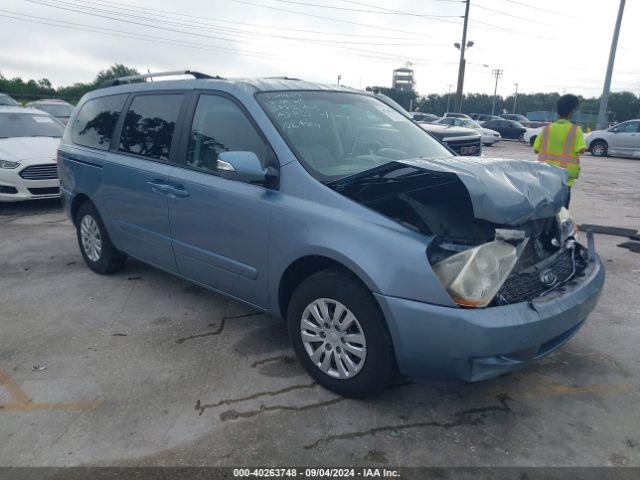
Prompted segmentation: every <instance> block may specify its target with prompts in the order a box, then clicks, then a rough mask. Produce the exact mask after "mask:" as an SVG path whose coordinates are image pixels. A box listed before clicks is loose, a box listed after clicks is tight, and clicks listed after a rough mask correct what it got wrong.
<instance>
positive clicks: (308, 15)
mask: <svg viewBox="0 0 640 480" xmlns="http://www.w3.org/2000/svg"><path fill="white" fill-rule="evenodd" d="M231 1H232V2H236V3H242V4H245V5H252V6H254V7H260V8H267V9H269V10H276V11H279V12H287V13H293V14H296V15H302V16H305V17H312V18H320V19H322V20H329V21H331V22H338V23H348V24H351V25H358V26H359V27H367V28H375V29H377V30H385V31H389V32H396V33H403V34H405V35H415V36H418V37H424V36H425V34H424V33H419V32H410V31H407V30H398V29H395V28H390V27H381V26H379V25H371V24H367V23H360V22H352V21H349V20H342V19H340V18H334V17H323V16H322V15H314V14H312V13H305V12H298V11H296V10H289V9H286V8H278V7H272V6H269V5H261V4H259V3H253V2H248V1H246V0H231Z"/></svg>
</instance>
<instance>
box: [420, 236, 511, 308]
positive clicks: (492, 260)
mask: <svg viewBox="0 0 640 480" xmlns="http://www.w3.org/2000/svg"><path fill="white" fill-rule="evenodd" d="M519 255H520V249H518V248H517V247H515V246H514V245H512V244H511V243H508V242H505V241H504V240H494V241H493V242H489V243H485V244H484V245H480V246H479V247H475V248H472V249H469V250H466V251H464V252H461V253H457V254H455V255H452V256H450V257H448V258H446V259H444V260H442V261H440V262H438V263H436V264H435V265H434V266H433V271H434V272H435V274H436V275H437V276H438V278H439V279H440V281H441V282H442V285H444V287H445V289H446V290H447V292H449V295H451V298H452V299H453V301H454V302H456V303H457V304H458V305H461V306H465V307H485V306H487V305H488V304H489V303H490V302H491V300H492V299H493V297H495V295H496V293H498V290H500V287H501V286H502V284H503V283H504V282H505V280H506V279H507V277H508V276H509V274H510V273H511V270H513V267H514V266H515V264H516V262H517V260H518V257H519Z"/></svg>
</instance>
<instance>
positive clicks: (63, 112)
mask: <svg viewBox="0 0 640 480" xmlns="http://www.w3.org/2000/svg"><path fill="white" fill-rule="evenodd" d="M33 108H37V109H38V110H43V111H45V112H47V113H49V114H51V115H53V116H54V117H70V116H71V112H73V106H72V105H67V104H66V103H59V104H53V103H36V104H34V105H33Z"/></svg>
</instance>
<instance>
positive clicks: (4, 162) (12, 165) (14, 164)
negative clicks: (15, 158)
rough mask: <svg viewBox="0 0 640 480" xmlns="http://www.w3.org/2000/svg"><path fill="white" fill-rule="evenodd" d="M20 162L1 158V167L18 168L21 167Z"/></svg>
mask: <svg viewBox="0 0 640 480" xmlns="http://www.w3.org/2000/svg"><path fill="white" fill-rule="evenodd" d="M19 166H20V164H19V163H18V162H10V161H9V160H0V168H16V167H19Z"/></svg>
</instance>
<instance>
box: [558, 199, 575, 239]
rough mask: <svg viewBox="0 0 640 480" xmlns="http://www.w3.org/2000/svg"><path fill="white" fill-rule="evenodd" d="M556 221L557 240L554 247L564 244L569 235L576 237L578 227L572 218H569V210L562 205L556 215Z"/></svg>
mask: <svg viewBox="0 0 640 480" xmlns="http://www.w3.org/2000/svg"><path fill="white" fill-rule="evenodd" d="M556 222H557V225H558V237H557V238H556V241H557V242H559V243H558V245H556V247H559V246H561V245H564V244H565V242H566V241H567V240H568V239H569V238H571V237H575V238H577V237H578V227H577V225H576V224H575V223H574V221H573V218H571V214H570V213H569V210H567V209H566V208H564V207H562V208H561V209H560V211H559V212H558V213H557V215H556Z"/></svg>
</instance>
